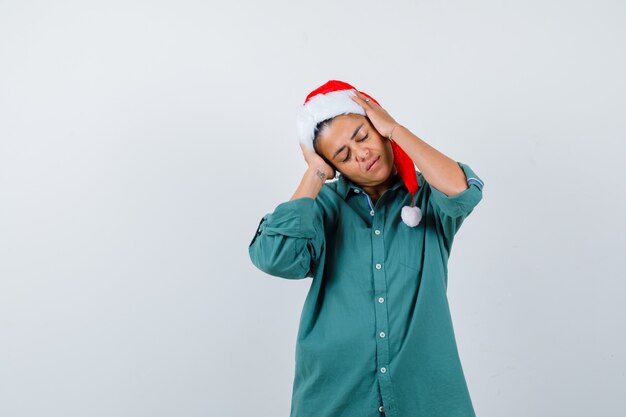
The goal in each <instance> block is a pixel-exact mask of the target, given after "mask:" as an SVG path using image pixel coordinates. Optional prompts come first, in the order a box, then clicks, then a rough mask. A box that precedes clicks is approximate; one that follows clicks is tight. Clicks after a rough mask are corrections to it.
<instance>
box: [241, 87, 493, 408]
mask: <svg viewBox="0 0 626 417" xmlns="http://www.w3.org/2000/svg"><path fill="white" fill-rule="evenodd" d="M299 128H300V142H301V144H300V146H301V148H302V152H303V154H304V159H305V161H306V163H307V165H308V169H307V170H306V172H305V174H304V176H303V178H302V181H301V182H300V185H299V186H298V188H297V189H296V192H295V193H294V194H293V196H292V197H291V200H289V201H286V202H283V203H281V204H279V205H278V206H277V207H276V209H275V210H274V211H273V212H272V213H269V214H266V215H265V216H263V218H262V219H261V221H260V223H259V226H258V228H257V233H256V234H255V236H254V237H253V239H252V241H251V242H250V245H249V254H250V258H251V260H252V262H253V264H254V265H255V266H257V267H258V268H259V269H260V270H262V271H264V272H266V273H268V274H271V275H274V276H277V277H282V278H289V279H301V278H305V277H311V278H312V281H311V287H310V289H309V292H308V294H307V298H306V300H305V303H304V307H303V310H302V315H301V317H300V326H299V330H298V336H297V341H296V364H295V365H296V369H295V376H294V385H293V392H292V402H291V417H311V416H320V417H340V416H341V417H347V416H355V417H364V416H365V417H367V416H372V417H374V416H376V417H378V416H386V417H412V416H429V417H435V416H442V417H443V416H445V417H450V416H457V417H459V416H468V417H469V416H475V413H474V409H473V406H472V402H471V399H470V395H469V390H468V388H467V385H466V382H465V377H464V374H463V370H462V366H461V362H460V358H459V355H458V351H457V346H456V341H455V337H454V330H453V326H452V320H451V317H450V310H449V307H448V302H447V296H446V289H447V261H448V258H449V255H450V251H451V248H452V242H453V238H454V236H455V234H456V232H457V231H458V230H459V228H460V226H461V224H462V223H463V221H464V220H465V218H466V217H467V216H468V215H469V214H470V213H471V212H472V210H473V208H474V207H475V206H476V205H477V204H478V202H479V201H480V200H481V198H482V188H483V182H482V180H481V179H480V178H479V177H478V176H477V175H476V173H475V172H474V171H473V170H472V169H471V168H470V167H469V166H468V165H466V164H464V163H462V162H456V161H454V160H453V159H450V158H449V157H447V156H446V155H444V154H442V153H441V152H439V151H437V150H436V149H434V148H433V147H431V146H430V145H428V144H427V143H426V142H424V141H423V140H421V139H420V138H418V137H417V136H415V135H414V134H413V133H411V132H410V131H409V130H408V129H407V128H406V127H404V126H402V125H400V124H398V123H397V122H396V121H395V120H394V119H393V118H392V117H391V116H390V115H389V113H387V112H386V111H385V110H384V109H383V108H382V107H381V106H380V105H379V104H378V103H377V102H376V101H375V100H374V99H373V98H372V97H370V96H369V95H367V94H365V93H363V92H359V91H357V90H356V89H355V88H354V87H352V86H351V85H350V84H347V83H345V82H342V81H338V80H330V81H329V82H327V83H325V84H324V85H322V86H320V87H318V88H317V89H315V90H313V92H311V93H310V94H309V95H308V96H307V99H306V100H305V103H304V106H303V108H302V111H301V113H300V117H299ZM401 161H404V162H406V161H409V162H410V169H408V170H407V166H408V165H407V164H406V163H401ZM413 163H414V164H415V165H417V168H418V171H416V170H415V167H414V166H413ZM337 171H338V172H339V178H338V180H337V181H329V182H326V180H327V179H328V178H332V177H334V176H335V174H336V172H337ZM407 191H408V192H407ZM414 204H415V206H413V205H414ZM401 211H402V215H401V216H399V215H398V213H400V212H401ZM409 212H410V213H409Z"/></svg>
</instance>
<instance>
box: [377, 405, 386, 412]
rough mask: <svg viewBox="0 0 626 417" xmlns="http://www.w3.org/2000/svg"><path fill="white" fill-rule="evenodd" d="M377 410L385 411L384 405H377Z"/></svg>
mask: <svg viewBox="0 0 626 417" xmlns="http://www.w3.org/2000/svg"><path fill="white" fill-rule="evenodd" d="M378 411H380V412H381V413H382V412H383V411H385V407H383V406H382V405H381V406H380V407H378Z"/></svg>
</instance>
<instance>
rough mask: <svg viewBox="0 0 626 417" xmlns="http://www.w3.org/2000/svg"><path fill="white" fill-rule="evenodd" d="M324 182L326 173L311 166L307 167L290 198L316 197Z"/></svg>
mask: <svg viewBox="0 0 626 417" xmlns="http://www.w3.org/2000/svg"><path fill="white" fill-rule="evenodd" d="M325 182H326V175H325V174H324V173H323V172H322V171H321V170H319V169H317V168H311V167H309V168H307V170H306V171H305V173H304V176H303V177H302V181H300V185H299V186H298V188H297V189H296V192H295V193H294V194H293V196H292V197H291V199H290V200H295V199H297V198H302V197H311V198H315V197H317V195H318V194H319V192H320V190H321V189H322V186H323V185H324V183H325Z"/></svg>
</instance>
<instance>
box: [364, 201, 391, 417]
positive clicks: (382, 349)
mask: <svg viewBox="0 0 626 417" xmlns="http://www.w3.org/2000/svg"><path fill="white" fill-rule="evenodd" d="M367 198H368V204H370V208H371V212H370V214H371V215H372V216H373V217H372V234H371V239H372V259H373V260H374V268H373V271H374V272H373V275H374V294H375V298H374V304H375V309H374V311H375V314H376V317H375V326H376V330H374V331H375V333H374V337H375V338H376V344H377V345H378V346H377V349H376V364H375V365H376V367H377V369H378V372H377V373H378V380H379V385H380V391H381V396H382V401H381V403H383V404H387V405H388V404H390V403H392V402H393V388H392V386H391V378H390V376H389V342H388V340H389V337H387V334H386V333H385V331H383V329H388V328H389V316H388V306H387V304H388V303H387V301H388V300H387V277H386V264H385V261H386V259H385V245H384V239H383V238H382V235H383V233H382V231H383V230H384V216H385V211H386V210H385V209H386V207H385V206H384V205H380V207H379V209H378V210H376V211H374V208H373V207H372V206H371V201H370V200H369V196H368V197H367ZM391 307H392V306H389V308H391ZM381 408H382V406H381ZM387 408H388V407H387ZM388 411H392V410H388Z"/></svg>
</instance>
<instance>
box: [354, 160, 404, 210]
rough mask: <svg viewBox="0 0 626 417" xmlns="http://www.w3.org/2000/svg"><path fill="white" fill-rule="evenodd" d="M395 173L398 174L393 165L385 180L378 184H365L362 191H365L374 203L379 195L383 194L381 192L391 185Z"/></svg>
mask: <svg viewBox="0 0 626 417" xmlns="http://www.w3.org/2000/svg"><path fill="white" fill-rule="evenodd" d="M397 174H398V169H397V168H396V166H395V165H394V166H393V171H391V173H390V174H389V176H388V177H387V179H386V180H385V181H383V182H382V183H380V184H377V185H373V186H367V185H365V186H362V188H363V191H365V192H366V193H367V194H368V195H369V196H370V198H371V199H372V202H373V203H376V201H378V199H379V198H380V196H381V195H383V193H384V192H385V191H387V190H388V189H389V187H391V185H392V184H393V183H394V180H395V178H396V175H397Z"/></svg>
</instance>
